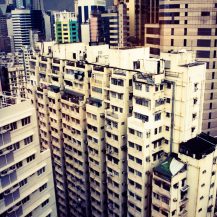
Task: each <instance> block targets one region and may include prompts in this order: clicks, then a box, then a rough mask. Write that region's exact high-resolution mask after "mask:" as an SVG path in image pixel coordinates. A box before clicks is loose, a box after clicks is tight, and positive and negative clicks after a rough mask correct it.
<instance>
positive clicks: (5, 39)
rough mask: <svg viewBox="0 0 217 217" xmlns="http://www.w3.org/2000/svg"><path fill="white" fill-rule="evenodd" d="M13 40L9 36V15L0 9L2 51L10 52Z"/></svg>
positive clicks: (0, 43) (0, 49)
mask: <svg viewBox="0 0 217 217" xmlns="http://www.w3.org/2000/svg"><path fill="white" fill-rule="evenodd" d="M10 51H11V41H10V38H9V36H8V28H7V16H6V15H5V14H3V13H1V11H0V52H10Z"/></svg>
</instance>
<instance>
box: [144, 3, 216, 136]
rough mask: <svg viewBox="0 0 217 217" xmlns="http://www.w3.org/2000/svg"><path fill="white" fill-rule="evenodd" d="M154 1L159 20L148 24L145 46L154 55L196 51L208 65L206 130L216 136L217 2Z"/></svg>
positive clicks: (204, 118) (204, 120) (205, 111)
mask: <svg viewBox="0 0 217 217" xmlns="http://www.w3.org/2000/svg"><path fill="white" fill-rule="evenodd" d="M153 2H155V3H154V4H155V5H157V6H156V7H153V9H152V11H154V12H153V14H155V17H156V19H155V20H154V19H149V22H147V23H146V24H145V45H146V46H147V47H151V53H152V54H153V55H155V56H158V55H159V54H160V51H169V50H178V49H187V50H194V51H195V53H196V58H197V60H198V61H204V62H207V73H206V85H205V100H204V113H203V131H204V132H206V133H209V134H211V135H215V136H216V135H217V125H216V123H217V122H216V118H217V113H216V109H217V101H216V99H217V95H216V85H217V83H216V67H217V66H216V59H215V58H216V50H215V47H216V40H217V38H216V12H217V5H216V1H213V0H208V1H207V2H206V3H204V2H201V1H199V0H198V1H193V2H192V1H187V0H185V1H175V2H172V1H169V0H167V1H153ZM147 16H149V13H147ZM158 16H159V17H158ZM158 18H159V19H158ZM158 20H159V21H158Z"/></svg>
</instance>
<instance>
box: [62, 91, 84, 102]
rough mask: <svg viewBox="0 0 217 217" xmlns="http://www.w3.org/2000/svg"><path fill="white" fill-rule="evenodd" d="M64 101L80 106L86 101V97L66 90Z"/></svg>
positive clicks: (63, 96)
mask: <svg viewBox="0 0 217 217" xmlns="http://www.w3.org/2000/svg"><path fill="white" fill-rule="evenodd" d="M62 99H63V100H66V101H69V102H72V103H75V104H77V105H79V104H80V103H81V102H82V101H83V100H84V95H83V94H80V93H77V92H74V91H72V90H68V89H65V91H64V94H63V95H62Z"/></svg>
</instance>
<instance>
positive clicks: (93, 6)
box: [75, 0, 106, 24]
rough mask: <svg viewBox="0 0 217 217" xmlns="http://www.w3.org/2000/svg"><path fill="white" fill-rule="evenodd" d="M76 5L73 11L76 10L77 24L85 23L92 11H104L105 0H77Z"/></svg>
mask: <svg viewBox="0 0 217 217" xmlns="http://www.w3.org/2000/svg"><path fill="white" fill-rule="evenodd" d="M75 6H76V7H78V9H75V11H77V12H78V22H79V24H82V23H87V22H88V20H89V18H90V15H91V14H92V13H93V12H94V11H97V10H98V11H101V12H103V11H105V8H106V1H105V0H89V1H86V0H77V1H76V4H75Z"/></svg>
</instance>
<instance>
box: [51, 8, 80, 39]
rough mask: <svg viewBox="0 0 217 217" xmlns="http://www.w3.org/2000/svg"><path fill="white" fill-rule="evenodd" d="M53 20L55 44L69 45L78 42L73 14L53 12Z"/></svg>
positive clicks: (75, 19) (76, 24)
mask: <svg viewBox="0 0 217 217" xmlns="http://www.w3.org/2000/svg"><path fill="white" fill-rule="evenodd" d="M54 19H55V24H54V25H55V40H56V42H57V43H71V42H78V41H79V29H78V20H77V17H76V16H75V14H74V13H73V12H68V11H62V12H55V13H54Z"/></svg>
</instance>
